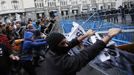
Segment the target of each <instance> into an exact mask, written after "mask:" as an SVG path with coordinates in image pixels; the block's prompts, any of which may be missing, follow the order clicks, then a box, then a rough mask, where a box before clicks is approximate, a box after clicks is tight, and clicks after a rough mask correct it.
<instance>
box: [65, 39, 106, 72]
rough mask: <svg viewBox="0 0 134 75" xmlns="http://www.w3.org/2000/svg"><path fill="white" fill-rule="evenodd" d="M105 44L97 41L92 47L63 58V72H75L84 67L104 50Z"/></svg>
mask: <svg viewBox="0 0 134 75" xmlns="http://www.w3.org/2000/svg"><path fill="white" fill-rule="evenodd" d="M105 46H106V44H105V43H104V42H103V41H100V40H97V42H96V43H94V44H93V45H92V46H89V47H88V48H86V49H84V50H82V51H81V52H80V53H79V54H77V55H75V56H68V57H65V58H64V59H65V60H63V62H64V64H63V68H64V70H66V71H68V72H69V73H71V72H77V71H79V70H80V69H81V68H82V67H84V66H86V65H87V64H88V63H89V62H90V61H91V60H92V59H94V58H95V57H96V56H97V55H98V54H99V52H100V51H102V50H103V49H104V48H105Z"/></svg>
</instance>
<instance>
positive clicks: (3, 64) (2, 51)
mask: <svg viewBox="0 0 134 75" xmlns="http://www.w3.org/2000/svg"><path fill="white" fill-rule="evenodd" d="M9 53H10V52H9V49H8V48H7V47H6V46H5V45H4V44H1V43H0V70H2V71H4V70H8V69H9V68H10V64H11V62H10V58H9ZM0 73H1V72H0Z"/></svg>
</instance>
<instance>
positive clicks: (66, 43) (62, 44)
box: [58, 38, 68, 47]
mask: <svg viewBox="0 0 134 75" xmlns="http://www.w3.org/2000/svg"><path fill="white" fill-rule="evenodd" d="M58 46H59V47H68V41H67V39H66V38H65V39H63V40H62V41H61V42H60V43H59V44H58Z"/></svg>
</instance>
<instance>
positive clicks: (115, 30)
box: [102, 28, 121, 44]
mask: <svg viewBox="0 0 134 75" xmlns="http://www.w3.org/2000/svg"><path fill="white" fill-rule="evenodd" d="M120 32H121V29H119V28H111V29H109V30H108V34H107V35H106V36H105V37H104V38H103V39H102V41H103V42H104V43H105V44H107V43H108V42H109V41H110V40H111V39H112V38H113V37H114V36H116V35H117V34H119V33H120Z"/></svg>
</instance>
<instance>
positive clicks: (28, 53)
mask: <svg viewBox="0 0 134 75" xmlns="http://www.w3.org/2000/svg"><path fill="white" fill-rule="evenodd" d="M32 36H33V33H32V32H25V33H24V42H23V46H22V52H21V60H24V61H32V59H33V54H32V50H33V48H36V47H39V46H43V45H46V44H47V43H46V41H45V39H36V40H32Z"/></svg>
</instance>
